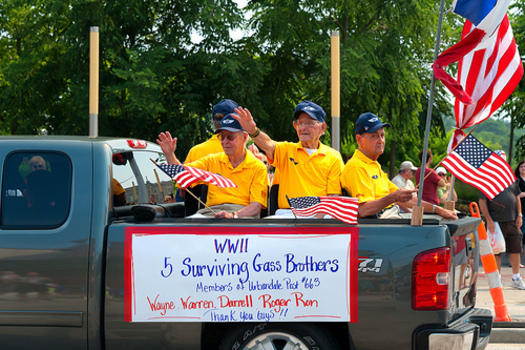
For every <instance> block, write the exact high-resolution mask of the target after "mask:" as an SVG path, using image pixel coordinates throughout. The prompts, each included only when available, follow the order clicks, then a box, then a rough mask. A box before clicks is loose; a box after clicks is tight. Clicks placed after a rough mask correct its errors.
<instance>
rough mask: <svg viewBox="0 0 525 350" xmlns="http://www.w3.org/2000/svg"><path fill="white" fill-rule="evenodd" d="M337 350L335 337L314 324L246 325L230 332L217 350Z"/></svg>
mask: <svg viewBox="0 0 525 350" xmlns="http://www.w3.org/2000/svg"><path fill="white" fill-rule="evenodd" d="M259 349H264V350H266V349H268V350H282V349H294V350H340V347H339V346H338V344H337V340H336V339H335V337H334V336H333V335H332V334H331V333H330V332H329V331H328V330H327V329H320V327H318V326H316V325H315V324H305V323H260V324H254V323H251V324H250V323H246V324H243V325H242V326H238V327H235V328H233V329H231V330H230V331H229V332H228V333H227V334H226V336H225V337H224V338H223V339H222V341H221V343H220V345H219V350H259Z"/></svg>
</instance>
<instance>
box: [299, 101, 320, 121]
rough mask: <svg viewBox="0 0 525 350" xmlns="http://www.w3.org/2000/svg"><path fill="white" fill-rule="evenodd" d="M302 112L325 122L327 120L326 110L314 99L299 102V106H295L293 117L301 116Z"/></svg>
mask: <svg viewBox="0 0 525 350" xmlns="http://www.w3.org/2000/svg"><path fill="white" fill-rule="evenodd" d="M301 113H306V114H308V115H309V116H310V118H312V119H315V120H317V121H319V122H321V123H324V122H325V120H326V113H325V112H324V110H323V109H322V108H321V106H319V105H318V104H316V103H314V102H312V101H307V100H304V101H303V102H301V103H299V104H298V105H297V107H295V111H294V112H293V118H294V119H297V118H299V116H300V115H301Z"/></svg>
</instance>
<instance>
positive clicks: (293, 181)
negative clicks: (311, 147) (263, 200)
mask: <svg viewBox="0 0 525 350" xmlns="http://www.w3.org/2000/svg"><path fill="white" fill-rule="evenodd" d="M273 157H274V158H273V159H272V160H271V161H270V160H268V161H269V162H270V164H272V165H273V166H274V167H275V168H276V169H277V171H278V178H277V179H276V178H275V177H274V183H278V184H279V198H278V205H279V208H283V209H284V208H289V207H290V205H289V204H288V200H287V199H286V196H287V195H288V198H295V197H304V196H326V195H329V194H341V185H340V183H339V175H340V174H341V170H342V169H343V159H342V158H341V154H340V153H339V152H337V151H336V150H335V149H333V148H331V147H328V146H326V145H324V144H322V143H321V144H320V146H319V148H318V149H317V150H316V151H315V153H313V154H312V155H311V156H310V155H309V154H308V153H307V152H306V150H305V149H304V147H303V146H302V144H301V142H300V141H299V142H298V143H291V142H276V143H275V153H274V156H273ZM276 174H277V173H276ZM276 180H277V182H275V181H276Z"/></svg>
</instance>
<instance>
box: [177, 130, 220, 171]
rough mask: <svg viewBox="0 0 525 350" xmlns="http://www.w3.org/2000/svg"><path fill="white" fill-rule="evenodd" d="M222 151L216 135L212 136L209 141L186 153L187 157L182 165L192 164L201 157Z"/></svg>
mask: <svg viewBox="0 0 525 350" xmlns="http://www.w3.org/2000/svg"><path fill="white" fill-rule="evenodd" d="M222 152H223V149H222V146H221V141H219V139H218V137H217V135H213V136H212V137H211V138H210V139H209V140H206V141H204V142H203V143H199V144H198V145H195V146H193V147H192V148H191V149H190V151H189V152H188V156H187V157H186V160H185V161H184V164H186V163H191V162H194V161H196V160H198V159H201V158H202V157H206V156H207V155H209V154H215V153H222Z"/></svg>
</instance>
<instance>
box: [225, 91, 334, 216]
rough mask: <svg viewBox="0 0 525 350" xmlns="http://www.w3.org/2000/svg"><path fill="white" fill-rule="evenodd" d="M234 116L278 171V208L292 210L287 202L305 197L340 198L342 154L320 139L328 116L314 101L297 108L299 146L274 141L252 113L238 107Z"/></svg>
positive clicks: (296, 119)
mask: <svg viewBox="0 0 525 350" xmlns="http://www.w3.org/2000/svg"><path fill="white" fill-rule="evenodd" d="M235 113H236V114H237V116H235V115H234V118H236V119H237V120H238V121H239V122H240V123H241V125H242V127H243V128H244V130H246V131H248V133H249V134H250V136H251V137H252V139H253V141H254V142H255V144H256V145H257V146H259V147H260V148H261V149H262V150H263V151H264V152H265V153H266V157H268V161H269V163H270V164H272V165H273V166H274V167H275V168H276V169H277V171H278V174H279V175H278V177H279V182H278V183H279V196H278V207H279V208H282V209H286V208H289V207H290V205H289V204H288V200H287V199H286V196H288V197H289V198H294V197H303V196H327V195H328V196H330V195H340V194H341V187H340V184H339V175H340V173H341V170H342V168H343V160H342V158H341V154H340V153H339V152H337V151H336V150H334V149H333V148H331V147H328V146H326V145H324V144H322V143H321V142H320V141H319V140H320V138H321V136H322V135H323V134H324V132H325V130H326V123H325V119H326V113H325V112H324V110H323V109H322V108H321V107H320V106H318V105H317V104H315V103H314V102H311V101H306V100H305V101H302V102H301V103H299V104H298V105H297V106H296V107H295V111H294V114H293V117H294V122H293V126H294V128H295V130H296V131H297V136H298V137H299V142H298V143H291V142H275V141H273V140H272V139H271V138H270V137H269V136H268V135H267V134H266V133H264V132H262V131H261V130H260V129H259V128H258V127H257V126H256V125H255V122H254V120H253V118H252V115H251V113H250V111H249V110H247V109H245V108H242V107H239V108H237V109H236V110H235Z"/></svg>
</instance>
